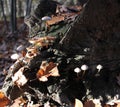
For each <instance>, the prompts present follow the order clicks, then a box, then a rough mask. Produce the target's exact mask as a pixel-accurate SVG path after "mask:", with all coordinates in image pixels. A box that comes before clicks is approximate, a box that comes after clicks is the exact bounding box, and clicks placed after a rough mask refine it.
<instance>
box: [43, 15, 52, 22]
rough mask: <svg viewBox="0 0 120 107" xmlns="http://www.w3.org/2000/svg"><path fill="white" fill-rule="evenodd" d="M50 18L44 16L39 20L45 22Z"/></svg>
mask: <svg viewBox="0 0 120 107" xmlns="http://www.w3.org/2000/svg"><path fill="white" fill-rule="evenodd" d="M51 19H52V18H51V17H49V16H44V17H42V18H41V20H42V21H47V20H51Z"/></svg>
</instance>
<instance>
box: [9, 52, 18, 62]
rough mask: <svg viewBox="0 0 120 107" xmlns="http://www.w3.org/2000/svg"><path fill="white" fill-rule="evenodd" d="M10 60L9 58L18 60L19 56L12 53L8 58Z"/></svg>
mask: <svg viewBox="0 0 120 107" xmlns="http://www.w3.org/2000/svg"><path fill="white" fill-rule="evenodd" d="M10 58H11V59H12V60H17V59H18V58H20V55H19V54H17V53H14V54H12V55H11V56H10Z"/></svg>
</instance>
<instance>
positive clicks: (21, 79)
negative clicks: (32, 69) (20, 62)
mask: <svg viewBox="0 0 120 107" xmlns="http://www.w3.org/2000/svg"><path fill="white" fill-rule="evenodd" d="M24 69H25V67H21V68H20V69H19V70H18V71H17V72H16V73H15V74H14V76H13V77H12V81H13V82H14V84H16V85H17V86H18V87H20V86H23V85H25V84H26V83H27V81H28V79H27V78H26V77H25V75H23V72H24Z"/></svg>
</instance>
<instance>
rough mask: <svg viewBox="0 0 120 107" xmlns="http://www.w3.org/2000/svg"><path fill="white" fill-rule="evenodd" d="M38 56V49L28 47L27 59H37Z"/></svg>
mask: <svg viewBox="0 0 120 107" xmlns="http://www.w3.org/2000/svg"><path fill="white" fill-rule="evenodd" d="M37 54H38V50H37V48H35V47H28V48H27V53H26V55H25V57H27V58H30V59H31V58H33V57H35V56H36V55H37Z"/></svg>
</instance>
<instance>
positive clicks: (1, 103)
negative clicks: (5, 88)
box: [0, 92, 10, 107]
mask: <svg viewBox="0 0 120 107" xmlns="http://www.w3.org/2000/svg"><path fill="white" fill-rule="evenodd" d="M9 102H10V100H9V99H8V98H7V97H6V96H5V94H4V93H3V92H0V107H5V106H6V105H8V103H9Z"/></svg>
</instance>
